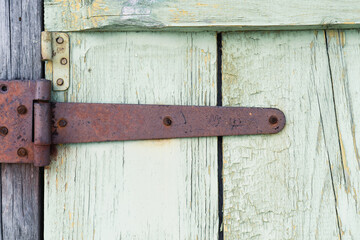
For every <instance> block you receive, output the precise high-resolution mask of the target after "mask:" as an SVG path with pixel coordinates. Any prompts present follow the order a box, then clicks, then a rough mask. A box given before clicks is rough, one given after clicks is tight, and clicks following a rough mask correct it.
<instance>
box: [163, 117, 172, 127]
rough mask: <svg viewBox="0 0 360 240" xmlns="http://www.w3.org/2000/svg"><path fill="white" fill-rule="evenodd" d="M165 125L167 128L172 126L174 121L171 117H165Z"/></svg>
mask: <svg viewBox="0 0 360 240" xmlns="http://www.w3.org/2000/svg"><path fill="white" fill-rule="evenodd" d="M163 123H164V125H165V126H170V125H171V124H172V120H171V118H170V117H165V118H164V120H163Z"/></svg>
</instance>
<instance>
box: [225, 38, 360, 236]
mask: <svg viewBox="0 0 360 240" xmlns="http://www.w3.org/2000/svg"><path fill="white" fill-rule="evenodd" d="M223 37H224V39H223V44H224V46H223V60H222V61H223V65H222V69H223V88H222V90H223V103H224V105H231V106H260V107H277V108H279V109H281V110H282V111H284V113H285V115H286V118H287V125H286V126H285V129H284V130H283V131H282V132H281V133H279V134H276V135H271V136H248V137H236V138H235V137H224V139H223V144H224V145H223V148H224V150H223V151H224V165H223V168H224V179H223V181H224V235H225V239H339V238H340V239H341V232H342V231H343V230H342V228H341V224H342V223H341V221H340V219H339V218H338V215H337V207H338V206H337V204H336V203H338V204H340V203H339V202H338V199H337V198H338V197H339V196H338V195H337V194H334V193H336V191H334V189H336V188H338V186H336V185H337V184H338V182H336V181H335V179H336V177H334V176H333V175H334V174H337V171H335V170H334V169H333V168H335V167H338V165H335V164H334V163H337V162H339V161H340V159H341V154H340V149H339V142H338V133H337V127H336V115H335V106H334V101H333V92H332V90H333V89H332V83H331V74H330V71H329V64H328V56H327V47H326V40H325V34H324V32H323V31H319V32H317V31H283V32H242V33H227V34H224V36H223ZM333 179H334V182H333ZM333 185H335V186H336V187H333ZM354 186H356V185H354ZM354 214H355V213H354ZM352 220H354V218H352ZM352 220H351V221H352ZM344 221H345V220H344ZM353 224H356V223H353ZM355 231H358V230H355Z"/></svg>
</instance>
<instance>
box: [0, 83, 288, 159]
mask: <svg viewBox="0 0 360 240" xmlns="http://www.w3.org/2000/svg"><path fill="white" fill-rule="evenodd" d="M50 93H51V83H50V81H47V80H37V81H29V80H10V81H0V114H1V116H2V118H0V139H1V140H2V144H0V162H6V163H34V164H35V165H36V166H46V165H48V164H49V163H50V145H51V144H62V143H83V142H106V141H122V140H146V139H164V138H187V137H206V136H231V135H250V134H273V133H277V132H279V131H281V130H282V129H283V128H284V126H285V116H284V114H283V112H281V111H280V110H278V109H275V108H245V107H208V106H203V107H200V106H167V105H132V104H102V103H50V102H49V101H50V97H51V96H50Z"/></svg>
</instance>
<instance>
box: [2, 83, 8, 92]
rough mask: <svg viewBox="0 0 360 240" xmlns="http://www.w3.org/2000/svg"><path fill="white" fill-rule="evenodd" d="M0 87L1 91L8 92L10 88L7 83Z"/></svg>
mask: <svg viewBox="0 0 360 240" xmlns="http://www.w3.org/2000/svg"><path fill="white" fill-rule="evenodd" d="M0 89H1V92H3V93H5V92H7V90H8V88H7V86H6V85H5V84H3V85H1V88H0Z"/></svg>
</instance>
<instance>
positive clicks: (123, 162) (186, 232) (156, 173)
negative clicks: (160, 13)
mask: <svg viewBox="0 0 360 240" xmlns="http://www.w3.org/2000/svg"><path fill="white" fill-rule="evenodd" d="M70 42H71V62H70V63H71V86H70V89H69V91H68V92H67V93H58V94H57V95H56V96H55V98H56V99H57V100H64V101H72V102H103V103H105V102H107V103H139V104H180V105H216V95H217V91H216V75H217V66H216V56H217V54H216V34H215V33H199V34H194V33H150V32H148V33H120V32H114V33H71V34H70ZM58 153H59V155H58V156H57V157H55V158H54V159H53V163H52V164H51V166H50V167H48V168H47V169H46V171H45V179H46V181H45V238H46V239H55V238H56V239H62V238H63V239H217V236H218V184H217V180H218V176H217V138H216V137H213V138H201V139H197V138H194V139H172V140H158V141H133V142H112V143H92V144H71V145H63V146H60V147H58Z"/></svg>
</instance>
